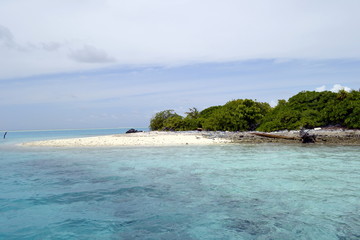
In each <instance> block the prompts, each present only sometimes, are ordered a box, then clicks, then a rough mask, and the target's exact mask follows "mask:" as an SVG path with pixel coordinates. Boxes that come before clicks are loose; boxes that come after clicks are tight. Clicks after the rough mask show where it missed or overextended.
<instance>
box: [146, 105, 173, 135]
mask: <svg viewBox="0 0 360 240" xmlns="http://www.w3.org/2000/svg"><path fill="white" fill-rule="evenodd" d="M177 116H179V115H178V114H176V113H175V112H174V110H164V111H161V112H158V113H156V114H155V116H154V117H153V118H152V119H151V120H150V126H149V127H150V130H152V131H154V130H163V129H164V127H165V126H164V124H165V121H166V120H167V119H169V118H173V117H177Z"/></svg>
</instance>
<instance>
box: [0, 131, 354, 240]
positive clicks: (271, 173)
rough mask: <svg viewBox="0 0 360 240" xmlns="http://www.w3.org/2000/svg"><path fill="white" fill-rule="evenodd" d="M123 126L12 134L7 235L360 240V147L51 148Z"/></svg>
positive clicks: (1, 223) (3, 211)
mask: <svg viewBox="0 0 360 240" xmlns="http://www.w3.org/2000/svg"><path fill="white" fill-rule="evenodd" d="M125 130H127V129H102V130H66V131H65V130H64V131H31V132H9V133H8V134H7V136H6V139H1V141H0V164H1V168H0V239H6V240H10V239H28V240H30V239H39V240H40V239H41V240H43V239H49V240H50V239H51V240H53V239H55V240H56V239H59V240H60V239H64V240H65V239H66V240H69V239H74V240H75V239H76V240H79V239H102V240H103V239H114V240H115V239H129V240H130V239H147V240H150V239H154V240H155V239H156V240H157V239H167V240H171V239H179V240H180V239H181V240H186V239H189V240H190V239H214V240H215V239H237V240H238V239H239V240H241V239H244V240H248V239H249V240H250V239H264V240H265V239H268V240H270V239H274V240H281V239H284V240H291V239H294V240H295V239H296V240H299V239H304V240H305V239H306V240H309V239H314V240H322V239H324V240H332V239H334V240H335V239H340V240H355V239H356V240H358V239H360V158H359V156H360V148H359V146H323V145H316V144H294V145H281V144H269V143H268V144H227V145H215V146H214V145H211V146H190V145H188V146H177V147H102V148H90V147H87V148H47V147H23V146H19V145H18V144H19V143H21V142H28V141H34V140H43V139H54V138H67V137H80V136H95V135H104V134H116V133H123V132H124V131H125Z"/></svg>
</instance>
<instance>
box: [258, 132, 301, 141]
mask: <svg viewBox="0 0 360 240" xmlns="http://www.w3.org/2000/svg"><path fill="white" fill-rule="evenodd" d="M252 134H254V135H257V136H260V137H267V138H280V139H287V140H300V138H297V137H288V136H282V135H276V134H270V133H252Z"/></svg>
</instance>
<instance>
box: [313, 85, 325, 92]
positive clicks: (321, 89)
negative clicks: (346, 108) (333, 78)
mask: <svg viewBox="0 0 360 240" xmlns="http://www.w3.org/2000/svg"><path fill="white" fill-rule="evenodd" d="M315 91H316V92H323V91H326V86H325V85H322V86H321V87H318V88H315Z"/></svg>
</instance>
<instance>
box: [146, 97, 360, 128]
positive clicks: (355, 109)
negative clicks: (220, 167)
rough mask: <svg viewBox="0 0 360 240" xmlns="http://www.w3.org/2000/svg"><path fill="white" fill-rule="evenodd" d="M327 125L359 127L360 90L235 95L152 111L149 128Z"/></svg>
mask: <svg viewBox="0 0 360 240" xmlns="http://www.w3.org/2000/svg"><path fill="white" fill-rule="evenodd" d="M329 125H341V126H343V127H347V128H360V92H359V91H351V92H346V91H344V90H342V91H339V92H338V93H334V92H330V91H324V92H315V91H302V92H300V93H298V94H296V95H294V96H292V97H291V98H289V100H288V101H286V100H279V101H278V105H277V106H276V107H274V108H271V107H270V105H269V104H268V103H264V102H257V101H254V100H250V99H237V100H232V101H229V102H227V103H226V104H224V105H222V106H211V107H209V108H206V109H204V110H202V111H200V112H199V111H198V110H197V108H190V109H189V111H188V112H186V116H180V115H179V114H177V113H175V112H174V111H173V110H165V111H162V112H159V113H157V114H155V116H154V117H153V118H152V119H151V121H150V129H151V130H174V131H181V130H196V129H198V128H202V129H204V130H213V131H249V130H259V131H277V130H285V129H287V130H293V129H300V128H301V127H305V128H314V127H323V126H329Z"/></svg>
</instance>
